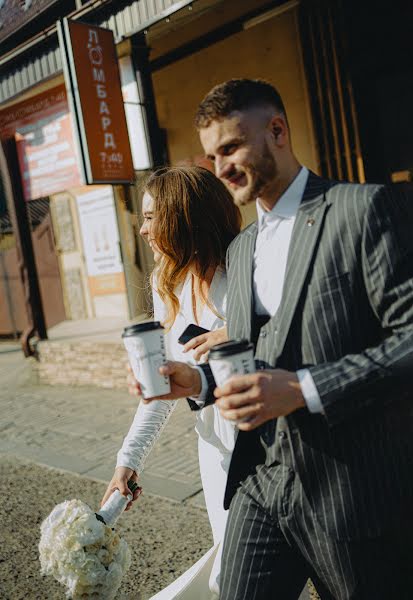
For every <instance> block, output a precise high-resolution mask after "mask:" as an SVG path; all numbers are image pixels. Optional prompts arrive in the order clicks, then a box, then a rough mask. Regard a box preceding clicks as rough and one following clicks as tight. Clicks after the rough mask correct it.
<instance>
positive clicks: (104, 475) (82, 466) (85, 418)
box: [0, 332, 202, 502]
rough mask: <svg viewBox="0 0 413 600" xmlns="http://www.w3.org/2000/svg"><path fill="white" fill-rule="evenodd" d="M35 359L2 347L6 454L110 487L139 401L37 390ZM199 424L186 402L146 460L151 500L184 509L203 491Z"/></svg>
mask: <svg viewBox="0 0 413 600" xmlns="http://www.w3.org/2000/svg"><path fill="white" fill-rule="evenodd" d="M63 333H66V332H63ZM62 335H63V334H62ZM30 360H31V359H25V358H24V357H23V354H22V352H21V350H20V346H19V345H18V344H7V346H6V345H2V344H0V431H1V433H2V435H1V437H0V452H4V453H7V454H10V453H11V454H15V455H17V456H20V457H22V458H26V459H29V460H33V461H35V462H37V463H39V464H43V465H47V466H51V467H55V468H59V469H62V470H64V471H69V472H72V473H77V474H81V475H84V474H86V475H87V476H88V477H90V478H92V479H96V480H99V481H104V482H108V481H109V480H110V479H111V477H112V474H113V470H114V467H115V462H116V453H117V451H118V449H119V448H120V446H121V444H122V440H123V438H124V436H125V435H126V433H127V431H128V429H129V426H130V424H131V422H132V420H133V417H134V414H135V410H136V406H137V405H136V400H135V399H134V398H133V397H131V396H130V395H129V394H128V393H127V391H126V389H125V392H122V391H119V390H103V389H100V388H94V387H93V388H87V387H69V386H48V385H38V384H37V383H36V382H35V381H34V380H33V377H32V371H31V368H30ZM125 388H126V384H125ZM194 424H195V416H194V414H193V413H192V412H191V411H190V410H189V407H188V405H187V403H186V401H185V400H183V401H182V402H179V403H178V405H177V407H176V409H175V411H174V412H173V414H172V416H171V418H170V420H169V422H168V425H167V426H166V428H165V430H164V431H163V432H162V435H161V436H160V438H159V440H158V442H157V444H156V445H155V447H154V449H153V451H152V452H151V454H150V455H149V457H148V459H147V462H146V468H145V471H144V473H143V474H142V485H143V487H144V491H145V493H148V494H155V495H156V496H161V497H165V498H170V499H172V500H175V501H179V502H182V501H184V500H186V499H187V498H192V497H193V496H195V495H196V494H198V493H199V492H200V491H201V489H202V485H201V479H200V475H199V466H198V450H197V436H196V433H195V431H194Z"/></svg>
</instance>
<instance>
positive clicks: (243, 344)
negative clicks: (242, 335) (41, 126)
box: [208, 340, 254, 360]
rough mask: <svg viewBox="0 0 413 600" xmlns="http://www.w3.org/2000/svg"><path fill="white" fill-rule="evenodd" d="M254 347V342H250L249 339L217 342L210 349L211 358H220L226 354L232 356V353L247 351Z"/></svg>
mask: <svg viewBox="0 0 413 600" xmlns="http://www.w3.org/2000/svg"><path fill="white" fill-rule="evenodd" d="M253 348H254V344H252V343H251V342H249V341H248V340H229V341H228V342H222V344H216V345H215V346H212V348H211V350H210V351H209V357H208V358H209V360H215V359H218V358H224V357H226V356H231V355H232V354H239V353H241V352H246V351H247V350H252V349H253Z"/></svg>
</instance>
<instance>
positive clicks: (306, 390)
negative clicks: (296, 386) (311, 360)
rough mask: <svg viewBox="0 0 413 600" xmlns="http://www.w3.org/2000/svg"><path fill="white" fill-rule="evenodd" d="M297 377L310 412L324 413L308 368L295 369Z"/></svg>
mask: <svg viewBox="0 0 413 600" xmlns="http://www.w3.org/2000/svg"><path fill="white" fill-rule="evenodd" d="M297 377H298V381H299V383H300V386H301V391H302V394H303V396H304V400H305V403H306V404H307V408H308V410H309V411H310V412H311V413H324V410H323V405H322V403H321V399H320V396H319V394H318V391H317V388H316V385H315V383H314V380H313V378H312V376H311V373H310V371H309V370H308V369H300V370H299V371H297Z"/></svg>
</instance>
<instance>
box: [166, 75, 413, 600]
mask: <svg viewBox="0 0 413 600" xmlns="http://www.w3.org/2000/svg"><path fill="white" fill-rule="evenodd" d="M196 123H197V127H198V129H199V132H200V137H201V142H202V144H203V146H204V149H205V151H206V154H207V155H208V156H209V158H210V159H211V160H213V161H214V162H215V169H216V174H217V176H218V177H219V178H220V179H221V180H222V181H224V183H225V184H226V185H227V186H228V188H229V189H230V191H231V192H232V194H233V197H234V201H235V202H236V203H237V204H240V205H241V204H246V203H248V202H251V201H255V200H257V209H258V216H259V219H258V221H257V222H255V223H253V224H252V225H250V226H249V227H247V228H246V229H245V230H244V231H243V232H241V234H240V235H239V236H238V237H237V238H236V239H235V240H234V242H233V243H232V245H231V246H230V248H229V251H228V255H227V268H228V308H227V314H228V333H229V337H230V338H248V339H252V340H253V341H254V342H255V344H256V362H257V367H258V371H257V373H256V374H253V375H246V376H240V377H234V378H233V379H232V380H231V381H230V382H229V383H227V384H226V385H225V386H223V387H222V388H218V389H215V384H214V381H213V378H212V375H211V372H210V370H209V368H208V366H203V368H202V375H201V376H200V374H199V371H195V370H192V369H190V368H189V367H187V366H184V365H182V364H180V363H171V364H170V365H169V366H168V367H165V368H164V369H163V372H165V373H169V374H170V375H171V377H172V383H173V387H172V394H171V397H172V396H173V397H177V396H180V395H182V394H183V393H185V394H186V395H188V396H194V395H197V394H200V395H199V397H198V401H197V402H198V405H203V404H204V403H211V402H214V401H216V402H217V403H218V405H219V407H220V409H221V412H222V414H223V415H224V416H225V417H226V418H228V419H230V420H233V421H236V422H237V423H238V427H239V430H240V433H239V436H238V439H237V444H236V448H235V450H234V455H233V459H232V463H231V468H230V473H229V478H228V484H227V490H226V498H225V503H226V505H227V506H230V516H229V521H228V526H227V533H226V537H225V543H224V553H223V571H222V578H221V596H220V597H221V600H254V599H264V598H280V600H289V599H291V600H293V599H294V600H295V599H296V598H297V597H298V596H299V593H300V590H301V589H302V587H303V584H304V582H305V580H306V578H307V577H308V576H310V577H311V578H312V579H313V580H314V581H315V583H316V586H317V588H318V590H319V592H320V595H321V596H322V598H323V599H324V598H328V599H329V598H336V599H340V600H349V599H357V600H362V599H363V600H370V599H371V600H373V599H374V600H393V599H394V600H404V599H406V600H407V599H411V598H413V575H412V573H413V568H412V566H411V561H412V560H413V397H412V396H413V395H412V375H413V369H412V366H413V343H412V342H413V228H412V226H413V200H412V199H410V198H408V197H407V196H406V195H403V194H402V193H401V192H396V191H394V190H391V189H388V188H386V187H384V186H379V185H354V184H347V183H339V182H336V181H328V180H324V179H321V178H320V177H317V176H316V175H314V174H313V173H309V172H308V171H307V170H306V169H305V168H303V167H301V165H299V163H298V161H297V160H296V158H295V156H294V154H293V152H292V149H291V143H290V131H289V126H288V121H287V116H286V111H285V109H284V106H283V103H282V100H281V98H280V97H279V95H278V93H277V92H276V90H275V89H274V88H272V86H270V85H269V84H266V83H264V82H261V81H257V80H254V81H251V80H231V81H229V82H226V83H224V84H222V85H220V86H217V87H216V88H214V89H213V90H211V92H210V93H209V94H208V95H207V96H206V98H205V99H204V100H203V101H202V103H201V104H200V107H199V109H198V113H197V117H196ZM201 379H203V380H204V382H203V384H202V385H201ZM205 381H206V382H207V385H205ZM214 389H215V392H214Z"/></svg>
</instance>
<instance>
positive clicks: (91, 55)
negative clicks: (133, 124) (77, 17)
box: [58, 19, 134, 184]
mask: <svg viewBox="0 0 413 600" xmlns="http://www.w3.org/2000/svg"><path fill="white" fill-rule="evenodd" d="M58 35H59V44H60V49H61V54H62V62H63V71H64V75H65V82H66V88H67V91H68V97H69V99H70V101H71V102H70V105H71V110H72V112H73V116H74V119H73V120H74V123H75V129H76V130H77V139H78V143H79V148H80V153H81V156H82V163H83V164H82V167H83V172H84V179H85V182H86V183H88V184H95V183H112V184H116V183H131V182H133V180H134V169H133V163H132V155H131V149H130V143H129V136H128V129H127V125H126V118H125V109H124V105H123V98H122V90H121V85H120V77H119V67H118V60H117V55H116V48H115V42H114V39H113V33H112V31H110V30H109V29H104V28H102V27H96V26H94V25H86V24H85V23H79V22H78V21H71V20H69V19H62V20H61V21H58Z"/></svg>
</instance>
